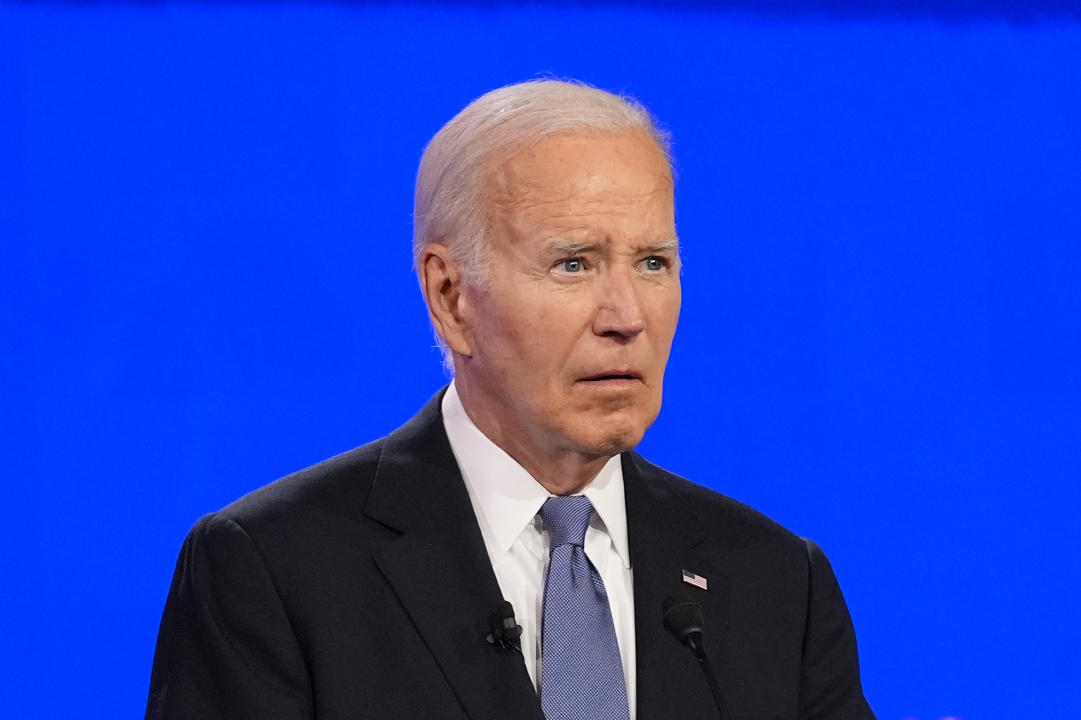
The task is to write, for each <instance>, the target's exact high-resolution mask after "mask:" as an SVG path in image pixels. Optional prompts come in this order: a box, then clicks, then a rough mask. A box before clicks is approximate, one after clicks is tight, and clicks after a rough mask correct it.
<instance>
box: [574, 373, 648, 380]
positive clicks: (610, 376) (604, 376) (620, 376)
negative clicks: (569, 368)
mask: <svg viewBox="0 0 1081 720" xmlns="http://www.w3.org/2000/svg"><path fill="white" fill-rule="evenodd" d="M641 379H642V375H641V374H640V373H637V372H635V371H634V370H604V371H602V372H598V373H594V374H592V375H587V376H586V377H584V378H582V381H583V382H605V381H619V380H641Z"/></svg>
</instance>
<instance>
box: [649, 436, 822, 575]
mask: <svg viewBox="0 0 1081 720" xmlns="http://www.w3.org/2000/svg"><path fill="white" fill-rule="evenodd" d="M633 461H634V462H635V463H636V464H637V465H638V468H639V471H640V472H642V473H643V475H644V476H646V477H647V478H648V482H655V483H659V484H661V485H663V486H665V487H666V488H667V489H668V491H669V492H670V493H671V494H672V495H674V496H676V497H678V498H680V499H681V500H682V501H683V502H685V503H686V505H687V508H688V510H689V511H690V512H691V513H693V514H694V516H696V517H697V518H699V519H700V520H701V521H702V523H704V524H705V525H706V526H707V527H708V528H709V530H710V531H711V532H712V533H714V534H716V535H719V536H722V537H727V538H729V540H730V542H731V543H732V544H734V545H737V546H759V547H762V546H774V547H777V548H778V549H783V550H785V551H787V552H793V551H796V552H799V553H800V554H805V553H806V552H807V545H806V541H805V540H804V539H803V538H802V537H800V536H799V535H797V534H796V533H794V532H792V531H791V530H789V529H788V528H786V527H785V526H783V525H781V524H780V523H779V522H777V521H776V520H774V519H773V518H771V517H769V516H768V515H766V514H765V513H763V512H761V511H759V510H756V509H754V508H753V507H751V506H749V505H746V504H744V503H742V502H740V501H739V500H736V499H734V498H731V497H729V496H727V495H724V494H722V493H719V492H717V491H716V490H712V489H710V488H708V487H705V486H704V485H700V484H698V483H696V482H694V481H692V480H689V479H687V478H685V477H683V476H681V475H677V474H675V473H673V472H669V471H668V470H665V469H664V468H662V467H659V466H657V465H654V464H653V463H651V462H649V461H648V460H645V459H643V458H642V457H641V456H637V455H636V456H635V457H634V458H633Z"/></svg>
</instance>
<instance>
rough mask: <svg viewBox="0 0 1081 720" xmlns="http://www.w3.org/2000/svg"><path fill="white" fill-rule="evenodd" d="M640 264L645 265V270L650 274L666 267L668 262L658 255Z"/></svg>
mask: <svg viewBox="0 0 1081 720" xmlns="http://www.w3.org/2000/svg"><path fill="white" fill-rule="evenodd" d="M642 262H644V263H645V266H646V270H649V271H650V272H658V271H660V270H664V269H665V268H666V267H668V261H667V260H665V259H664V258H662V257H660V256H658V255H652V256H650V257H647V258H646V259H645V260H643V261H642Z"/></svg>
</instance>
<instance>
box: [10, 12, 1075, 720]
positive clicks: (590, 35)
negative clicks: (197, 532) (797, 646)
mask: <svg viewBox="0 0 1081 720" xmlns="http://www.w3.org/2000/svg"><path fill="white" fill-rule="evenodd" d="M724 5H725V8H724V9H710V8H709V6H708V4H706V3H694V2H689V3H684V4H682V5H680V6H673V7H668V8H666V7H662V6H653V5H649V4H643V3H630V4H627V5H620V4H618V3H609V4H601V5H597V6H592V7H586V6H576V5H573V4H561V5H556V6H548V7H544V6H540V5H522V6H517V5H504V6H499V7H484V6H480V5H476V6H473V5H438V4H415V5H409V6H393V5H390V4H373V5H356V6H346V5H312V6H304V5H292V4H276V5H272V6H258V5H226V6H216V5H90V6H78V5H65V4H52V5H43V6H37V5H26V4H14V5H11V4H9V5H0V238H2V259H3V263H2V264H0V273H2V278H3V282H2V283H0V311H2V314H0V318H2V319H0V323H2V325H0V331H2V334H0V337H2V338H3V342H4V352H3V353H2V356H0V363H2V364H0V378H2V380H0V383H2V385H0V391H2V397H3V407H4V413H3V415H2V420H0V422H2V426H0V431H2V437H3V438H4V440H3V444H2V446H0V448H2V449H0V452H2V457H0V460H2V462H3V465H2V467H3V468H4V495H3V499H4V510H5V512H4V515H5V517H4V521H3V523H0V578H2V582H0V603H2V606H0V637H3V638H4V653H3V659H2V660H0V665H2V667H0V715H3V716H4V717H20V718H21V717H38V718H73V717H78V718H119V717H135V716H139V715H140V714H141V712H142V706H143V703H144V702H145V692H146V687H147V681H148V677H149V669H150V660H151V655H152V651H153V645H154V639H155V633H156V631H157V622H158V618H159V616H160V612H161V607H162V603H163V600H164V598H165V593H166V590H167V587H168V583H169V580H170V576H171V574H172V569H173V562H174V560H175V557H176V552H177V550H178V549H179V545H180V542H181V539H182V538H183V536H184V534H185V533H186V531H187V529H188V528H189V527H190V525H191V524H192V523H193V522H194V521H195V519H196V518H197V517H198V516H200V515H201V514H203V513H205V512H207V511H210V510H213V509H216V508H218V507H220V506H221V505H223V504H225V503H227V502H228V501H230V500H231V499H233V498H235V497H237V496H239V495H241V494H243V493H244V492H247V491H248V490H250V489H253V488H255V487H258V486H260V485H262V484H264V483H266V482H268V481H270V480H272V479H273V478H275V477H278V476H280V475H283V474H285V473H287V472H290V471H292V470H295V469H297V468H299V467H302V466H304V465H307V464H310V463H313V462H315V461H317V460H319V459H321V458H324V457H327V456H329V455H332V454H335V453H337V452H340V451H342V450H345V449H348V448H350V447H353V446H355V445H358V444H360V443H362V442H364V441H366V440H368V439H371V438H374V437H376V436H378V435H381V434H383V433H385V432H386V431H388V430H390V429H391V428H393V427H394V426H396V425H397V424H398V423H399V422H401V421H403V420H405V419H406V418H408V417H409V416H410V415H411V414H412V413H413V412H414V411H415V410H416V409H417V408H418V407H419V406H420V405H421V404H422V403H423V402H424V401H425V400H426V399H427V398H428V397H429V396H430V395H431V394H432V393H433V392H435V391H436V390H437V389H438V388H439V387H440V385H441V384H442V383H443V382H444V377H443V374H442V371H441V368H440V364H439V358H438V354H437V353H436V352H435V351H434V350H433V349H432V342H431V340H430V335H429V330H428V327H427V322H426V317H425V313H424V311H423V306H422V303H421V300H420V296H419V293H418V292H417V290H416V286H415V282H414V280H413V277H412V271H411V268H410V251H409V238H410V213H411V194H412V179H413V173H414V171H415V167H416V163H417V160H418V159H419V155H420V151H421V148H422V146H423V144H424V143H425V142H426V140H427V139H428V138H429V137H430V136H431V135H432V134H433V133H434V132H435V131H436V130H437V129H438V128H439V126H440V125H441V124H442V123H443V122H445V121H446V120H447V119H449V118H450V117H451V116H452V115H453V114H454V112H456V111H457V110H458V109H459V108H460V107H461V106H463V105H464V104H465V103H466V102H468V101H469V100H470V99H472V98H473V97H475V96H477V95H479V94H480V93H482V92H484V91H486V90H488V89H491V88H493V87H496V86H498V85H501V84H504V83H507V82H512V81H516V80H521V79H526V78H529V77H534V76H536V75H537V74H538V73H550V74H555V75H558V76H565V75H566V76H575V77H580V78H583V79H586V80H588V81H590V82H592V83H594V84H597V85H599V86H601V87H605V88H608V89H614V90H619V91H626V92H629V93H631V94H633V95H635V96H637V97H638V98H640V99H641V100H643V101H644V102H645V103H646V104H647V105H648V106H649V107H651V108H652V109H653V110H654V111H655V112H656V114H657V115H658V116H659V117H660V118H661V119H662V121H663V122H664V123H665V124H666V125H667V126H668V127H669V128H670V129H671V131H672V132H673V134H674V138H675V153H676V156H677V160H678V166H679V186H678V190H677V193H678V200H677V204H678V212H679V228H680V234H681V236H682V239H683V243H684V248H685V261H686V270H685V276H684V290H685V296H684V313H683V318H682V324H681V329H680V333H679V335H678V336H677V341H676V347H675V350H674V355H673V360H672V363H671V366H670V373H669V386H668V388H667V390H668V392H667V394H666V403H665V410H664V412H663V413H662V416H661V419H660V420H659V421H658V423H657V425H656V426H655V427H654V429H653V430H652V431H651V434H650V435H649V436H648V438H647V441H646V442H645V443H644V445H643V448H642V450H643V452H644V454H646V455H647V456H648V457H650V458H651V459H653V460H655V461H657V462H659V463H661V464H663V465H665V466H667V467H669V468H671V469H673V470H675V471H678V472H681V473H683V474H686V475H688V476H690V477H692V478H694V479H696V480H698V481H699V482H702V483H704V484H707V485H710V486H712V487H714V488H717V489H718V490H721V491H723V492H725V493H727V494H730V495H733V496H735V497H737V498H740V499H742V500H744V501H746V502H749V503H751V504H753V505H755V506H756V507H758V508H760V509H762V510H763V511H765V512H767V513H769V514H770V515H772V516H774V517H775V518H777V519H778V520H780V521H782V522H784V523H786V524H787V525H789V526H790V527H792V528H793V529H794V530H796V531H798V532H800V533H802V534H805V535H808V536H810V537H813V538H814V539H816V540H817V541H818V542H819V543H820V544H821V545H822V546H823V547H824V548H825V549H826V550H827V552H828V553H829V554H830V556H831V558H832V560H833V562H834V565H835V568H836V570H837V573H838V575H839V576H840V578H841V581H842V584H843V586H844V588H845V591H846V594H847V597H848V600H849V604H850V607H851V610H852V614H853V617H854V619H855V622H856V625H857V629H858V631H859V637H860V641H861V651H862V660H863V668H864V681H865V688H866V691H867V694H868V696H869V698H870V699H871V701H872V704H873V706H874V707H875V709H876V711H877V712H878V714H879V717H880V719H881V720H900V719H901V718H907V717H914V718H919V719H920V720H937V719H938V718H940V717H945V716H957V717H961V718H964V719H965V720H977V719H978V718H991V719H997V718H1002V719H1010V718H1022V717H1058V718H1068V717H1081V690H1079V689H1078V688H1079V684H1081V683H1079V681H1078V678H1081V666H1079V662H1078V651H1079V647H1081V629H1079V623H1078V620H1077V614H1078V610H1077V594H1078V590H1079V588H1081V577H1079V575H1081V570H1079V568H1081V562H1079V560H1078V551H1077V537H1078V534H1077V527H1078V521H1077V508H1078V506H1079V501H1081V492H1079V490H1078V479H1079V478H1081V449H1079V448H1081V371H1079V367H1081V322H1079V319H1081V291H1079V290H1078V284H1079V281H1081V250H1079V244H1081V210H1079V206H1081V24H1079V22H1078V18H1079V16H1081V14H1079V13H1078V12H1077V11H1076V10H1071V9H1069V7H1068V4H1065V3H1063V4H1056V3H1044V4H1038V5H1036V6H1032V5H1026V8H1027V9H1026V10H1024V11H1021V10H1018V9H1017V8H1012V7H1010V5H1011V3H1006V2H1002V3H995V4H992V5H981V4H980V3H977V2H969V3H952V4H951V3H946V4H945V5H944V6H942V7H940V8H939V9H938V10H936V11H934V12H933V13H932V12H929V11H922V10H919V9H918V5H917V4H916V3H911V4H906V3H903V2H893V3H890V2H879V3H872V4H871V6H873V10H868V9H867V8H866V6H862V5H860V4H857V3H844V2H839V1H838V2H834V3H820V4H819V5H818V6H817V7H818V8H819V10H818V11H816V12H806V11H799V12H797V11H795V10H793V6H795V5H796V3H786V2H774V3H763V4H760V5H758V6H755V4H753V3H750V4H748V3H725V4H724Z"/></svg>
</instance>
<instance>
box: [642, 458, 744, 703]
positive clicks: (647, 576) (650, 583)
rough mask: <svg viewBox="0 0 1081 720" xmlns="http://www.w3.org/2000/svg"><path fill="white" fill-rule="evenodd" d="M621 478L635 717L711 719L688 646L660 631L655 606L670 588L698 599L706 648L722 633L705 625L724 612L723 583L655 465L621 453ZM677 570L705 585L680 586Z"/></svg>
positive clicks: (693, 518)
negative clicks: (703, 615)
mask: <svg viewBox="0 0 1081 720" xmlns="http://www.w3.org/2000/svg"><path fill="white" fill-rule="evenodd" d="M623 481H624V486H625V492H626V498H627V529H628V540H629V544H630V554H631V569H632V573H633V576H634V614H635V647H636V652H635V657H636V666H637V672H636V675H637V685H638V689H637V696H638V720H654V719H655V718H656V719H661V718H675V717H678V718H714V717H716V710H715V707H714V704H713V699H712V696H711V695H710V691H709V686H708V685H707V684H706V681H705V679H704V678H703V676H702V671H701V670H700V669H699V667H698V664H697V662H696V661H695V659H694V656H693V655H692V654H691V652H690V650H688V649H687V648H686V647H684V646H683V645H681V644H680V643H679V642H678V641H677V640H676V639H675V638H673V637H672V636H671V635H670V634H669V633H668V631H667V630H665V628H664V621H663V611H662V608H663V605H664V600H665V598H667V597H668V596H669V595H672V594H674V593H684V594H688V595H691V596H692V597H693V598H694V599H696V600H698V602H700V603H701V604H702V605H703V608H704V609H705V611H706V618H707V627H706V637H707V648H710V647H711V642H710V641H711V640H713V639H715V638H716V637H718V635H719V634H720V633H723V628H722V627H711V626H710V625H709V623H710V619H711V618H712V619H717V618H723V617H725V616H726V613H725V610H724V608H725V605H726V602H727V594H726V593H727V590H728V583H727V582H726V578H725V577H724V575H723V573H722V572H721V571H720V569H719V568H718V567H717V566H716V564H715V562H713V561H712V559H711V558H710V557H709V556H708V555H707V554H706V553H705V551H704V547H703V541H704V540H705V539H706V537H707V532H706V528H705V527H704V526H703V524H702V523H701V521H700V520H699V519H698V516H697V515H696V514H695V512H694V510H693V509H692V508H691V506H690V504H689V503H688V502H687V500H686V499H684V498H683V497H682V496H680V495H679V494H678V493H677V492H676V490H675V489H674V487H673V486H672V484H671V483H670V481H669V480H668V478H667V477H666V475H665V474H664V473H663V472H662V471H660V470H659V469H658V468H655V467H654V466H652V465H650V464H649V463H647V462H645V461H644V460H643V459H642V458H641V457H640V456H638V455H637V454H635V453H625V454H624V455H623ZM683 570H689V571H691V572H694V573H696V574H699V575H703V576H705V577H707V578H708V580H709V590H708V591H701V590H699V589H697V588H695V587H692V586H690V585H687V584H684V583H683V582H682V580H681V572H682V571H683ZM711 631H712V632H711ZM715 662H716V661H715Z"/></svg>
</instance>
